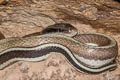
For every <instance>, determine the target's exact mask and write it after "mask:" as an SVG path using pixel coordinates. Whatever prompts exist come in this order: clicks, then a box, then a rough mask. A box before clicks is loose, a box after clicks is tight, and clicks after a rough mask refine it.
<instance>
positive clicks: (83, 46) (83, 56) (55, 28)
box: [0, 23, 118, 74]
mask: <svg viewBox="0 0 120 80" xmlns="http://www.w3.org/2000/svg"><path fill="white" fill-rule="evenodd" d="M52 52H56V54H62V55H63V56H64V57H65V59H66V60H67V61H68V62H69V63H70V64H71V65H72V66H73V68H75V69H76V70H77V71H83V72H86V73H91V74H95V73H101V72H104V71H107V70H110V69H112V68H115V67H117V64H116V57H117V55H118V44H117V41H116V40H115V39H114V38H112V37H110V36H107V35H105V34H101V33H84V34H80V33H78V30H77V29H76V28H75V27H74V26H73V25H71V24H69V23H57V24H53V25H50V26H48V27H47V28H45V29H44V30H43V31H41V32H39V33H36V34H30V35H27V36H24V37H13V38H5V39H1V40H0V70H3V69H4V68H6V67H7V66H9V65H12V64H13V63H15V62H17V61H33V62H34V61H43V60H46V59H47V58H48V57H49V56H50V55H51V54H52Z"/></svg>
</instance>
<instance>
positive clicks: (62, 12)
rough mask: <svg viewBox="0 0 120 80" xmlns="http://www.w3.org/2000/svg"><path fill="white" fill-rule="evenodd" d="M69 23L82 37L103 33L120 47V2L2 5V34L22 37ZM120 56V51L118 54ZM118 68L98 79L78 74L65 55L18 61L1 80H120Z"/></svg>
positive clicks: (21, 0) (15, 1)
mask: <svg viewBox="0 0 120 80" xmlns="http://www.w3.org/2000/svg"><path fill="white" fill-rule="evenodd" d="M58 22H67V23H70V24H72V25H74V26H75V27H76V28H77V29H78V30H79V32H80V33H94V32H99V33H104V34H106V35H109V36H111V37H113V38H115V39H116V40H117V42H118V46H119V47H120V2H119V1H117V0H11V1H10V2H8V4H6V5H0V32H1V33H2V34H4V35H5V37H6V38H7V37H22V36H24V35H27V34H31V33H35V32H40V31H41V30H43V29H44V28H46V27H47V26H48V25H51V24H54V23H58ZM119 52H120V50H119ZM119 56H120V54H118V57H117V64H118V67H117V69H116V70H114V71H110V72H109V71H107V72H103V73H100V74H96V75H91V74H86V73H81V72H78V71H76V70H75V69H74V68H72V66H71V65H70V64H69V63H68V62H67V61H66V60H65V58H64V57H63V56H62V55H56V54H55V53H54V54H53V55H51V56H50V57H49V58H48V59H47V60H45V61H42V62H25V61H19V62H16V63H15V64H13V65H11V66H8V67H7V68H5V69H4V70H1V71H0V80H120V62H119V61H120V58H119Z"/></svg>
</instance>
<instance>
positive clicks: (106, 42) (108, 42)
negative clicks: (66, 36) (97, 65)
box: [74, 33, 116, 48]
mask: <svg viewBox="0 0 120 80" xmlns="http://www.w3.org/2000/svg"><path fill="white" fill-rule="evenodd" d="M74 39H75V40H77V41H79V42H80V43H82V44H83V45H86V46H91V47H104V48H105V47H110V46H113V45H115V44H116V41H115V40H114V39H112V38H111V37H108V36H106V35H103V34H98V33H95V34H79V35H77V36H75V37H74Z"/></svg>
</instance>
